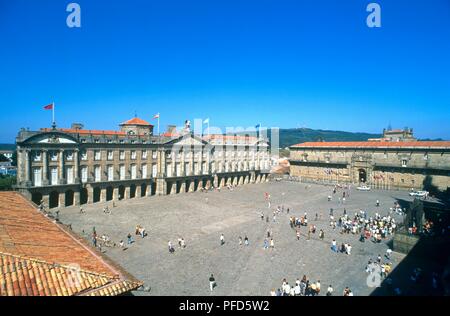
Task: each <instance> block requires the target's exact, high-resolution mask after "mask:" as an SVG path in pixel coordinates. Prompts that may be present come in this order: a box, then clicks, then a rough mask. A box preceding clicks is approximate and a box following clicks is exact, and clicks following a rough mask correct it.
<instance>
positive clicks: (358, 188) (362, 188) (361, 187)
mask: <svg viewBox="0 0 450 316" xmlns="http://www.w3.org/2000/svg"><path fill="white" fill-rule="evenodd" d="M356 189H357V190H359V191H370V187H369V186H367V185H361V186H359V187H357V188H356Z"/></svg>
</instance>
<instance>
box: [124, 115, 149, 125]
mask: <svg viewBox="0 0 450 316" xmlns="http://www.w3.org/2000/svg"><path fill="white" fill-rule="evenodd" d="M120 125H141V126H153V125H152V124H150V123H149V122H146V121H144V120H142V119H140V118H138V117H135V118H132V119H131V120H128V121H126V122H123V123H122V124H120Z"/></svg>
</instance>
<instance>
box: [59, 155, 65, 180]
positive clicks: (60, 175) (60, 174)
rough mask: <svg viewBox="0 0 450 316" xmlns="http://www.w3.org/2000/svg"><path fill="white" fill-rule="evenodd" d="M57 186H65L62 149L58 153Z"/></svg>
mask: <svg viewBox="0 0 450 316" xmlns="http://www.w3.org/2000/svg"><path fill="white" fill-rule="evenodd" d="M58 180H59V184H66V180H65V172H64V149H61V150H60V151H59V175H58Z"/></svg>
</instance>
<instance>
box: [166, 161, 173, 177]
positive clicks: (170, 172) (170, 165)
mask: <svg viewBox="0 0 450 316" xmlns="http://www.w3.org/2000/svg"><path fill="white" fill-rule="evenodd" d="M167 176H168V177H171V176H172V164H170V163H168V164H167Z"/></svg>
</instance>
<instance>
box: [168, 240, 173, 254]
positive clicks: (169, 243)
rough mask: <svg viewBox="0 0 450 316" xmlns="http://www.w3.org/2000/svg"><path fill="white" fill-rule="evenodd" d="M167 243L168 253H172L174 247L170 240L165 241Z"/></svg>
mask: <svg viewBox="0 0 450 316" xmlns="http://www.w3.org/2000/svg"><path fill="white" fill-rule="evenodd" d="M167 245H168V246H169V253H174V252H175V249H174V248H173V245H172V242H171V241H170V240H169V242H168V243H167Z"/></svg>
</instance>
